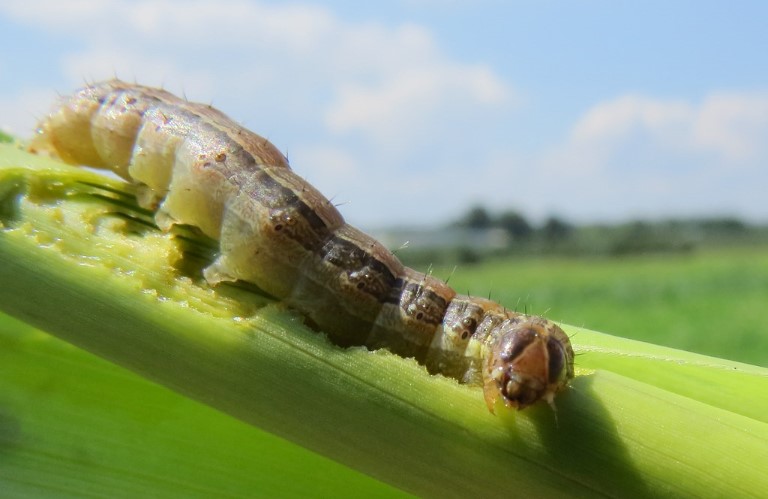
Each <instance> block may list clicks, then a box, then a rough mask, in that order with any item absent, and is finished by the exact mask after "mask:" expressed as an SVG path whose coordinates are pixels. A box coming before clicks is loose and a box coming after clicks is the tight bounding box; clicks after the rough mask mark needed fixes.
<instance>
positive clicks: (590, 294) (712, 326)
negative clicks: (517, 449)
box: [422, 248, 768, 366]
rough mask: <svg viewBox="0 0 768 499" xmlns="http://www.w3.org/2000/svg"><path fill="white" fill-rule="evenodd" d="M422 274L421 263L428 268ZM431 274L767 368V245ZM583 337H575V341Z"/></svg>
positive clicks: (605, 328) (586, 323)
mask: <svg viewBox="0 0 768 499" xmlns="http://www.w3.org/2000/svg"><path fill="white" fill-rule="evenodd" d="M422 270H424V269H422ZM451 271H452V270H451V269H450V268H437V269H435V270H434V274H435V275H436V276H438V277H442V278H446V277H448V276H450V284H451V285H453V286H454V287H455V288H456V289H457V290H458V291H459V292H462V293H470V294H476V295H481V296H488V295H489V294H490V296H491V298H493V299H495V300H498V301H500V302H501V303H503V304H504V305H506V306H508V307H510V308H514V309H517V310H521V311H528V312H530V313H535V314H541V315H546V316H547V317H549V318H551V319H554V320H557V321H561V322H564V323H567V324H572V325H576V326H583V327H586V328H589V329H593V330H596V331H601V332H603V333H608V334H613V335H617V336H624V337H627V338H633V339H638V340H643V341H648V342H651V343H656V344H659V345H666V346H670V347H674V348H680V349H684V350H689V351H693V352H698V353H703V354H707V355H712V356H716V357H722V358H727V359H732V360H738V361H742V362H747V363H751V364H756V365H761V366H768V248H744V249H727V250H701V251H697V252H693V253H690V254H660V255H653V256H634V257H626V258H615V259H611V258H598V259H587V258H585V259H576V258H557V257H552V258H516V259H504V260H489V261H487V262H484V263H482V264H477V265H462V266H460V267H458V268H457V269H456V271H455V272H453V275H451ZM574 342H575V343H578V338H574Z"/></svg>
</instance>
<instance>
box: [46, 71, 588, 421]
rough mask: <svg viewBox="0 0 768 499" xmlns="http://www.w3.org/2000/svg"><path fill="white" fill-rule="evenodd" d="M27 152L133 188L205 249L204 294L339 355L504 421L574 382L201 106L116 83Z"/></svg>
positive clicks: (548, 348) (537, 322) (474, 301)
mask: <svg viewBox="0 0 768 499" xmlns="http://www.w3.org/2000/svg"><path fill="white" fill-rule="evenodd" d="M31 148H32V149H45V150H48V151H50V152H51V153H53V154H55V155H57V156H58V157H59V158H61V159H62V160H63V161H66V162H68V163H73V164H81V165H88V166H92V167H99V168H109V169H111V170H113V171H114V172H115V173H117V174H118V175H120V176H122V177H123V178H125V179H127V180H130V181H131V182H133V183H135V184H136V186H137V197H138V201H139V204H140V205H142V206H144V207H149V208H152V209H153V210H156V215H155V220H156V223H157V225H158V226H159V227H160V228H161V229H163V230H168V229H170V227H171V226H172V225H173V224H188V225H192V226H195V227H197V228H198V229H199V230H200V231H202V232H203V233H204V234H206V235H207V236H210V237H212V238H214V239H217V240H218V241H219V255H218V257H217V259H216V260H215V261H214V262H213V263H212V264H211V265H210V266H209V267H207V268H206V269H205V270H204V277H205V279H206V280H207V281H208V282H209V283H210V284H212V285H215V284H216V283H219V282H222V281H234V280H243V281H247V282H250V283H253V284H255V285H257V286H258V287H260V288H261V289H263V290H264V291H266V292H267V293H270V294H271V295H273V296H275V297H277V298H279V299H281V300H283V301H284V302H285V303H287V304H288V305H289V306H291V307H293V308H295V309H297V310H298V311H300V312H301V313H302V314H304V315H305V316H306V317H307V318H308V320H309V321H311V323H313V324H314V325H315V326H316V328H317V329H319V330H321V331H323V332H325V333H327V334H328V336H329V338H330V339H331V340H332V341H333V342H334V343H336V344H337V345H340V346H352V345H364V346H366V347H368V348H370V349H377V348H386V349H388V350H390V351H392V352H394V353H396V354H398V355H401V356H404V357H414V358H415V359H416V360H417V361H418V362H420V363H422V364H424V365H426V367H427V369H428V371H429V372H430V373H433V374H434V373H440V374H443V375H446V376H450V377H454V378H456V379H458V380H459V381H460V382H463V383H468V384H472V385H481V386H482V387H483V390H484V395H485V400H486V403H487V404H488V408H489V409H490V410H491V412H493V410H494V405H495V403H496V400H497V399H498V398H499V397H500V398H501V399H502V400H503V401H504V403H505V404H506V405H507V406H509V407H512V408H516V409H522V408H524V407H527V406H529V405H531V404H533V403H535V402H537V401H539V400H546V401H547V402H549V403H550V404H552V403H553V399H554V396H555V394H556V393H557V392H558V391H560V390H562V389H563V388H564V387H565V386H566V385H567V383H568V381H569V380H570V379H571V378H573V349H572V348H571V344H570V341H569V339H568V336H567V335H566V334H565V333H564V332H563V331H562V329H560V328H559V327H558V326H557V325H556V324H554V323H553V322H551V321H548V320H546V319H543V318H540V317H531V316H527V315H524V314H520V313H517V312H513V311H509V310H506V309H505V308H504V307H502V306H500V305H499V304H497V303H494V302H492V301H490V300H487V299H484V298H478V297H473V296H464V295H459V294H457V293H456V292H455V291H454V290H453V289H451V288H450V287H449V286H448V285H447V284H445V283H444V282H442V281H441V280H439V279H437V278H435V277H433V276H431V275H425V274H422V273H420V272H417V271H415V270H413V269H410V268H408V267H405V266H404V265H403V264H401V263H400V261H399V260H398V259H397V258H396V257H395V256H394V255H393V254H392V253H391V252H390V251H388V250H387V249H386V248H384V247H383V246H382V245H381V244H380V243H379V242H377V241H376V240H374V239H373V238H371V237H370V236H368V235H366V234H364V233H362V232H361V231H359V230H358V229H355V228H354V227H351V226H350V225H348V224H346V223H345V222H344V219H343V218H342V216H341V214H340V213H339V212H338V210H337V209H336V207H335V206H334V205H333V204H331V202H330V201H328V200H327V199H326V198H325V197H323V195H322V194H320V193H319V192H318V191H317V190H316V189H315V188H314V187H312V186H311V185H310V184H309V183H307V182H306V181H305V180H304V179H302V178H301V177H299V176H298V175H297V174H296V173H294V172H293V170H291V168H290V167H289V165H288V160H287V159H286V157H285V156H284V155H283V154H282V153H280V151H278V150H277V148H275V147H274V146H273V145H272V144H271V143H270V142H268V141H267V140H266V139H264V138H262V137H260V136H259V135H257V134H255V133H253V132H250V131H248V130H246V129H244V128H243V127H241V126H239V125H238V124H236V123H235V122H233V121H232V120H231V119H229V118H228V117H226V116H225V115H224V114H223V113H221V112H219V111H217V110H216V109H213V108H212V107H210V106H207V105H202V104H195V103H190V102H187V101H185V100H183V99H180V98H178V97H175V96H173V95H172V94H170V93H168V92H166V91H164V90H159V89H155V88H149V87H144V86H140V85H134V84H129V83H124V82H121V81H118V80H112V81H107V82H103V83H98V84H94V85H89V86H87V87H85V88H83V89H81V90H79V91H78V92H76V93H75V94H74V95H72V96H70V97H68V98H64V99H62V102H61V103H60V105H59V107H57V108H56V109H55V110H54V111H53V113H52V114H51V115H50V116H48V117H47V118H46V119H45V120H43V122H42V123H41V124H40V126H39V128H38V130H37V135H36V137H35V138H34V139H33V142H32V146H31Z"/></svg>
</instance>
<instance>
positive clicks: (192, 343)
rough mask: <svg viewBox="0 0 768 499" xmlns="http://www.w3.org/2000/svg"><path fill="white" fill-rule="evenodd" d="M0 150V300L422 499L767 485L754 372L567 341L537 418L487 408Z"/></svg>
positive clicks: (598, 342) (103, 199) (184, 242)
mask: <svg viewBox="0 0 768 499" xmlns="http://www.w3.org/2000/svg"><path fill="white" fill-rule="evenodd" d="M0 154H2V157H5V158H6V159H5V163H3V160H0V167H2V169H0V223H2V227H3V229H2V230H1V231H0V258H2V261H3V265H2V266H0V279H1V280H2V281H1V282H2V283H3V286H0V307H2V309H3V310H5V311H6V312H8V313H10V314H12V315H14V316H16V317H18V318H20V319H22V320H24V321H26V322H28V323H30V324H33V325H35V326H37V327H40V328H41V329H44V330H45V331H48V332H50V333H52V334H54V335H56V336H58V337H59V338H62V339H64V340H66V341H69V342H71V343H73V344H75V345H78V346H81V347H82V348H84V349H86V350H89V351H91V352H93V353H95V354H97V355H99V356H101V357H104V358H106V359H109V360H111V361H113V362H115V363H118V364H120V365H122V366H125V367H127V368H129V369H131V370H133V371H135V372H137V373H139V374H141V375H143V376H146V377H147V378H149V379H152V380H154V381H157V382H159V383H161V384H163V385H165V386H168V387H170V388H172V389H174V390H175V391H177V392H179V393H182V394H185V395H187V396H189V397H191V398H193V399H196V400H199V401H202V402H204V403H206V404H209V405H210V406H212V407H215V408H217V409H219V410H221V411H224V412H226V413H228V414H231V415H233V416H235V417H236V418H238V419H240V420H242V421H245V422H247V423H250V424H252V425H254V426H257V427H259V428H262V429H264V430H266V431H268V432H270V433H273V434H276V435H279V436H281V437H284V438H286V439H288V440H291V441H293V442H296V443H298V444H299V445H301V446H304V447H306V448H308V449H311V450H314V451H316V452H318V453H320V454H323V455H325V456H328V457H330V458H331V459H333V460H335V461H338V462H340V463H343V464H345V465H347V466H350V467H352V468H354V469H357V470H360V471H362V472H364V473H366V474H368V475H371V476H373V477H376V478H378V479H380V480H382V481H385V482H387V483H390V484H393V485H394V486H396V487H398V488H401V489H403V490H406V491H409V492H413V493H416V494H419V495H424V496H441V497H446V496H456V497H467V496H490V495H501V494H505V495H532V496H536V497H548V496H558V497H559V496H564V495H567V496H594V495H597V494H600V495H608V496H616V497H619V496H620V497H627V496H650V495H681V496H702V495H709V496H712V495H742V496H749V495H754V496H757V495H759V494H760V493H761V491H763V490H768V478H766V475H765V473H764V468H765V464H766V463H768V423H767V422H766V420H765V417H766V416H765V414H766V411H765V404H766V402H765V397H764V395H763V396H761V394H764V393H768V370H766V369H762V368H758V367H754V366H748V365H745V364H739V363H734V362H727V361H721V360H719V359H714V358H710V357H705V356H701V355H695V354H690V353H686V352H680V351H676V350H672V349H668V348H662V347H656V346H653V345H647V344H643V343H639V342H635V341H630V340H624V339H620V338H615V337H610V336H607V335H602V334H599V333H594V332H588V331H582V330H578V334H577V335H575V336H574V338H573V341H574V347H575V349H576V351H577V355H578V357H577V361H578V367H579V372H578V376H577V377H576V379H575V380H574V381H573V383H572V387H571V389H569V390H568V391H567V392H565V393H563V394H562V395H560V396H559V397H558V398H557V406H558V411H557V413H554V412H552V411H551V410H550V409H549V408H548V407H547V406H537V407H534V408H531V409H528V410H525V411H522V412H520V413H513V412H511V411H507V410H505V409H504V408H501V407H500V408H498V410H497V413H499V415H498V416H493V415H491V414H490V413H489V412H488V411H487V409H486V408H485V405H484V403H483V400H482V393H481V391H480V390H479V389H476V388H470V387H466V386H461V385H458V384H457V383H456V382H455V381H453V380H449V379H446V378H443V377H441V376H431V375H428V374H427V373H426V371H425V370H424V369H423V368H422V367H421V366H419V365H417V364H416V363H415V362H414V361H412V360H409V359H402V358H399V357H397V356H395V355H392V354H389V353H387V352H383V351H377V352H368V351H366V350H364V349H361V348H353V349H341V348H338V347H335V346H334V345H332V344H330V343H329V342H328V341H327V340H326V339H325V337H324V336H322V335H321V334H318V333H316V332H313V331H311V330H310V329H308V328H307V327H305V326H304V325H303V323H302V320H301V317H299V316H298V315H296V314H295V313H293V312H291V311H290V310H287V309H285V308H284V307H282V306H281V305H280V304H276V303H273V302H270V301H269V300H268V299H267V298H265V297H264V296H263V295H261V294H259V293H258V292H255V291H254V290H252V289H247V288H242V287H235V286H221V287H219V288H216V289H211V288H209V287H208V286H207V285H206V284H205V282H204V281H203V280H202V279H201V278H200V275H199V270H200V269H201V268H202V267H203V266H204V265H205V262H206V261H208V259H209V258H210V257H211V255H212V252H213V249H215V245H213V246H212V243H211V242H210V241H205V240H202V239H200V238H199V237H197V236H195V234H194V232H190V231H188V230H187V231H183V230H182V231H177V232H174V233H171V234H165V233H161V232H159V231H157V230H156V229H155V228H153V226H152V225H151V216H150V214H147V213H145V212H142V211H141V210H139V209H137V208H136V207H135V205H133V201H132V199H133V198H132V194H131V189H130V187H129V186H127V185H125V184H124V183H122V182H120V181H117V180H109V179H106V178H104V177H100V176H99V175H97V174H94V173H91V172H88V171H86V170H82V169H76V168H70V167H66V166H64V165H60V164H58V163H55V162H52V161H49V160H44V159H41V158H36V157H32V156H26V155H24V154H23V153H21V152H19V151H16V150H13V149H12V148H10V147H9V146H3V148H2V149H0ZM566 328H567V331H569V332H571V333H573V332H577V330H576V328H568V327H567V326H566ZM718 395H720V396H718ZM0 478H2V475H0ZM141 480H142V477H136V481H137V482H140V481H141Z"/></svg>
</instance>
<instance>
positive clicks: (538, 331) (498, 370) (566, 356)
mask: <svg viewBox="0 0 768 499" xmlns="http://www.w3.org/2000/svg"><path fill="white" fill-rule="evenodd" d="M500 328H501V329H500V331H499V334H498V336H496V338H497V339H496V341H495V342H494V343H493V344H492V345H490V348H489V351H488V352H487V353H486V355H485V361H484V365H483V384H484V387H483V389H484V394H485V401H486V403H487V404H488V408H489V409H490V410H491V412H493V407H494V405H495V402H496V400H497V399H498V398H501V399H502V400H503V401H504V403H505V404H506V405H507V406H508V407H511V408H514V409H517V410H520V409H524V408H525V407H528V406H529V405H531V404H534V403H536V402H538V401H539V400H545V401H546V402H548V403H549V404H550V405H551V406H553V407H554V402H553V401H554V397H555V394H556V393H557V392H558V391H560V390H562V389H563V388H565V386H566V385H567V384H568V381H569V380H570V379H571V378H573V349H572V348H571V342H570V340H569V339H568V336H567V335H566V334H565V333H564V332H563V330H562V329H560V328H559V327H558V326H556V325H555V324H553V323H551V322H549V321H546V320H544V319H540V318H536V317H534V318H525V319H524V320H523V321H520V319H519V318H515V319H509V320H506V321H504V322H503V323H502V324H501V326H500Z"/></svg>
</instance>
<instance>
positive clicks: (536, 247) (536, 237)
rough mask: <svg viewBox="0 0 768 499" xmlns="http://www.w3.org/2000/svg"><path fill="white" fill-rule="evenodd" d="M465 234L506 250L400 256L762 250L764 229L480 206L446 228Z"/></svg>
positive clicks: (441, 258)
mask: <svg viewBox="0 0 768 499" xmlns="http://www.w3.org/2000/svg"><path fill="white" fill-rule="evenodd" d="M450 227H451V228H454V229H456V228H459V229H468V230H503V231H504V232H506V233H507V234H508V236H509V237H508V241H509V242H508V245H507V247H505V248H489V249H487V250H484V249H482V248H477V247H469V246H461V245H457V246H455V247H451V248H445V247H437V246H436V247H434V248H425V249H420V250H418V251H416V250H414V252H412V253H407V252H406V253H404V254H403V255H401V256H402V257H403V259H404V261H406V262H407V263H409V264H414V265H418V264H420V263H449V262H450V263H454V262H463V263H470V262H477V261H480V260H482V259H484V258H488V257H494V256H507V255H564V256H612V257H622V256H629V255H637V254H648V253H688V252H691V251H694V250H696V249H699V248H708V247H723V246H744V245H753V246H754V245H766V246H768V226H765V225H754V224H749V223H747V222H745V221H743V220H740V219H738V218H735V217H727V216H723V217H707V218H691V219H667V220H657V221H648V220H635V221H629V222H622V223H615V224H581V225H579V224H574V223H571V222H569V221H567V220H564V219H562V218H560V217H556V216H551V217H549V218H547V219H545V220H544V221H543V222H542V223H541V224H538V225H536V224H533V223H531V222H530V221H529V220H528V219H527V218H526V217H525V216H524V215H523V214H521V213H520V212H517V211H513V210H507V211H501V212H498V213H494V212H491V211H489V210H487V209H486V208H484V207H482V206H474V207H472V208H470V209H469V210H468V211H467V212H466V213H465V214H464V215H462V216H460V217H459V218H458V219H457V220H456V221H454V222H452V223H451V224H450Z"/></svg>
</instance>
